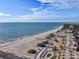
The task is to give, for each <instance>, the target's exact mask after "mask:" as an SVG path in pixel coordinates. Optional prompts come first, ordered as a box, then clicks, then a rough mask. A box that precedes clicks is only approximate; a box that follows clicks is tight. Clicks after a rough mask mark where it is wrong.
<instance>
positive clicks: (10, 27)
mask: <svg viewBox="0 0 79 59" xmlns="http://www.w3.org/2000/svg"><path fill="white" fill-rule="evenodd" d="M62 24H63V23H58V22H37V23H36V22H35V23H34V22H25V23H21V22H20V23H18V22H15V23H0V42H7V41H12V40H13V39H14V38H19V37H23V36H29V35H34V34H37V33H41V32H45V31H49V30H52V29H55V28H57V27H59V26H61V25H62Z"/></svg>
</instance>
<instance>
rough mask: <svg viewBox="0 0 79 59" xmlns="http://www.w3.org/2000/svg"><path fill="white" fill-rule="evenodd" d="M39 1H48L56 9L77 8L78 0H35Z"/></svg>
mask: <svg viewBox="0 0 79 59" xmlns="http://www.w3.org/2000/svg"><path fill="white" fill-rule="evenodd" d="M37 1H39V2H41V3H49V5H50V6H51V7H57V8H58V9H66V8H79V6H78V5H79V0H37Z"/></svg>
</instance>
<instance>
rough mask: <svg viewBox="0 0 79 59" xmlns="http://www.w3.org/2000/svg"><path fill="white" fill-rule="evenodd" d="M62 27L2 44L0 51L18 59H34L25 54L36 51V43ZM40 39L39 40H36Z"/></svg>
mask: <svg viewBox="0 0 79 59" xmlns="http://www.w3.org/2000/svg"><path fill="white" fill-rule="evenodd" d="M62 27H63V25H62V26H60V27H58V28H57V29H54V30H51V31H47V32H43V33H39V34H36V35H32V36H29V37H24V38H22V39H21V40H20V39H17V40H15V41H12V42H7V43H4V44H0V51H4V52H8V53H13V54H15V55H16V56H19V57H23V56H24V57H30V56H31V57H34V55H29V54H28V53H26V52H27V51H28V50H30V49H35V50H37V51H38V49H39V48H38V47H37V46H36V45H37V44H38V43H40V42H42V41H45V39H44V38H45V37H46V36H47V35H48V34H50V33H54V32H57V31H58V30H60V29H61V28H62ZM37 38H40V39H37Z"/></svg>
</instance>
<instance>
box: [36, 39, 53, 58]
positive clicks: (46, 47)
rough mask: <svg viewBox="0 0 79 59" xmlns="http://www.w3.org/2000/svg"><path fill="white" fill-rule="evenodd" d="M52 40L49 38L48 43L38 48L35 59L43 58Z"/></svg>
mask: <svg viewBox="0 0 79 59" xmlns="http://www.w3.org/2000/svg"><path fill="white" fill-rule="evenodd" d="M52 41H53V40H49V42H48V44H47V45H46V46H45V47H44V48H43V49H42V50H40V52H39V53H38V54H37V55H36V56H35V59H43V57H44V54H45V53H46V52H47V51H48V49H49V48H50V47H51V46H52V45H51V43H52Z"/></svg>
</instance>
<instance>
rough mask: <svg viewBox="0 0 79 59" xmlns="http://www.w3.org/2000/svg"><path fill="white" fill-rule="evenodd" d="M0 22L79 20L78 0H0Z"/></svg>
mask: <svg viewBox="0 0 79 59" xmlns="http://www.w3.org/2000/svg"><path fill="white" fill-rule="evenodd" d="M0 22H79V0H0Z"/></svg>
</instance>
